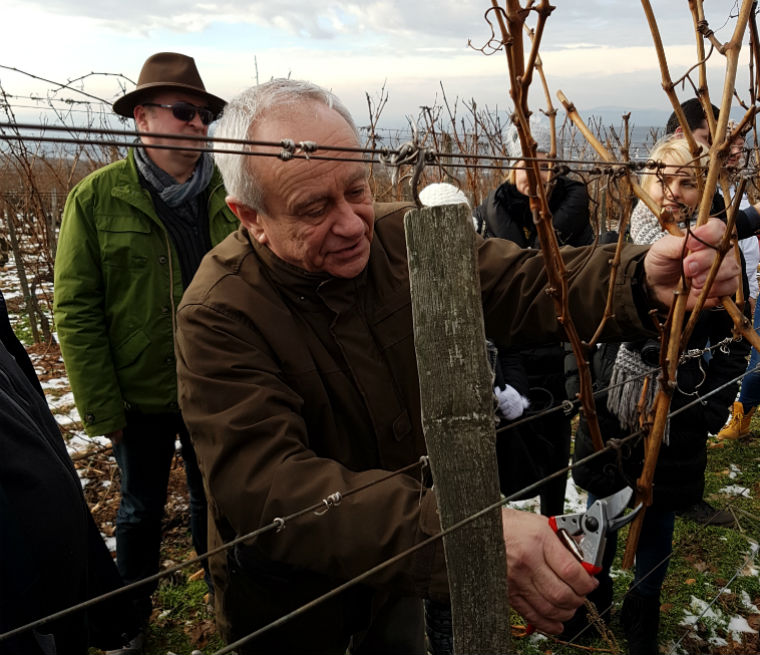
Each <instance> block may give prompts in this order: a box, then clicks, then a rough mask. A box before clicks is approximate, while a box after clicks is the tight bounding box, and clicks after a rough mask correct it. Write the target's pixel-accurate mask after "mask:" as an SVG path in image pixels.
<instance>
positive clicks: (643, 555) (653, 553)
mask: <svg viewBox="0 0 760 655" xmlns="http://www.w3.org/2000/svg"><path fill="white" fill-rule="evenodd" d="M594 500H596V498H594V497H593V496H592V495H591V494H589V505H591V503H592V502H594ZM675 516H676V515H675V512H673V511H663V510H660V509H658V508H657V507H656V506H654V505H653V506H652V507H647V511H646V514H645V515H644V524H643V525H642V526H641V534H640V536H639V545H638V547H637V548H636V565H635V572H634V577H633V582H632V583H631V587H630V588H631V590H632V591H634V590H635V591H636V592H637V593H638V594H640V595H641V596H645V597H649V598H651V597H653V596H659V595H660V589H662V583H663V582H665V576H666V575H667V573H668V565H669V564H670V554H671V553H672V552H673V528H674V526H675ZM616 549H617V532H612V533H610V534H608V535H607V547H606V548H605V551H604V558H603V560H602V572H601V573H599V575H598V577H599V578H600V579H601V578H602V577H606V576H609V574H610V568H612V561H613V560H614V559H615V551H616Z"/></svg>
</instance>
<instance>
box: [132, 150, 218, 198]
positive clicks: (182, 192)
mask: <svg viewBox="0 0 760 655" xmlns="http://www.w3.org/2000/svg"><path fill="white" fill-rule="evenodd" d="M135 164H137V168H138V170H139V171H140V174H141V175H142V176H143V177H144V178H145V179H146V181H147V182H148V184H150V185H151V186H152V187H153V188H154V189H155V191H156V193H158V195H159V196H160V198H161V200H163V201H164V202H165V203H166V204H167V205H169V207H172V208H177V207H179V206H180V205H184V204H185V203H188V202H190V201H191V200H193V199H194V198H195V197H197V196H198V195H199V194H201V193H203V191H205V190H206V187H207V186H208V184H209V182H210V181H211V176H212V175H213V174H214V162H213V161H212V159H211V157H210V156H209V154H208V153H207V152H204V153H201V157H200V159H199V160H198V163H197V164H196V165H195V170H194V171H193V174H192V175H191V176H190V179H188V180H187V182H183V183H181V184H180V183H178V182H177V180H175V179H174V178H173V177H172V176H171V175H169V173H167V172H166V171H165V170H163V169H161V168H159V167H158V166H156V164H155V163H154V162H153V160H152V159H151V158H150V157H148V155H147V154H146V153H145V148H135Z"/></svg>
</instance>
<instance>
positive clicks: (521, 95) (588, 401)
mask: <svg viewBox="0 0 760 655" xmlns="http://www.w3.org/2000/svg"><path fill="white" fill-rule="evenodd" d="M491 3H492V5H493V7H494V10H495V12H494V13H495V15H496V19H497V22H498V24H499V29H500V31H501V35H502V44H503V46H504V50H505V54H506V56H507V64H508V69H509V86H510V90H509V93H510V96H511V98H512V102H513V104H514V114H513V117H512V120H513V122H514V123H515V126H516V128H517V133H518V136H519V138H520V144H521V146H522V152H523V155H524V156H525V162H526V165H527V168H526V173H527V178H528V197H529V201H530V209H531V213H532V215H533V222H534V224H535V225H536V229H537V231H538V236H539V241H540V244H541V252H542V254H543V257H544V261H545V270H546V275H547V280H548V284H547V293H548V294H549V295H550V296H551V298H552V300H553V302H554V307H555V311H556V312H557V321H558V322H559V323H560V325H561V326H562V327H563V328H564V331H565V335H566V337H567V340H568V341H569V342H570V345H571V347H572V349H573V354H574V355H575V358H576V360H577V362H578V374H579V380H580V385H579V386H580V393H579V399H580V402H581V411H582V412H583V415H584V417H585V418H586V421H587V423H588V426H589V431H590V433H591V437H592V441H593V443H594V448H595V449H596V450H601V449H602V448H603V442H602V435H601V430H600V429H599V420H598V417H597V414H596V405H595V403H594V398H593V388H592V382H591V371H590V368H589V363H588V351H589V348H588V344H586V343H584V342H582V341H581V338H580V336H579V335H578V331H577V329H576V328H575V324H574V323H573V320H572V316H571V314H570V309H569V303H568V287H567V278H568V272H567V269H566V268H565V264H564V262H563V260H562V257H561V255H560V251H559V244H558V243H557V237H556V234H555V233H554V228H553V226H552V215H551V211H550V210H549V201H548V198H547V194H546V188H545V187H544V185H543V184H542V183H540V182H539V180H540V179H541V177H540V170H539V162H538V159H537V158H536V142H535V140H534V139H533V137H532V135H531V132H530V123H529V117H530V113H531V112H530V110H529V109H528V90H529V87H530V84H531V81H532V79H533V71H534V69H535V66H536V62H537V61H538V48H539V45H540V43H541V36H542V35H543V31H544V26H545V24H546V20H547V18H548V17H549V15H550V14H551V12H552V11H553V10H554V7H553V6H551V5H550V4H549V2H548V0H539V2H538V3H533V2H531V1H529V2H528V3H527V5H526V6H525V7H522V6H521V5H520V3H519V0H507V2H506V11H505V10H504V9H502V8H501V7H500V6H499V4H498V1H497V0H491ZM529 11H535V12H536V13H537V15H538V20H537V23H536V28H535V31H534V32H533V33H532V37H531V38H532V43H531V49H530V52H529V54H528V59H527V61H526V60H525V56H524V50H523V29H524V25H525V18H526V17H527V16H528V13H529ZM505 18H506V21H505Z"/></svg>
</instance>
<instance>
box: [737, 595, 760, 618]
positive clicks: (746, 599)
mask: <svg viewBox="0 0 760 655" xmlns="http://www.w3.org/2000/svg"><path fill="white" fill-rule="evenodd" d="M739 597H740V599H741V601H742V605H743V606H744V609H746V610H749V611H750V612H751V613H752V614H760V610H759V609H757V605H755V604H754V603H753V602H752V599H751V598H750V596H749V594H748V593H747V592H746V591H745V590H743V589H742V593H741V594H740V596H739Z"/></svg>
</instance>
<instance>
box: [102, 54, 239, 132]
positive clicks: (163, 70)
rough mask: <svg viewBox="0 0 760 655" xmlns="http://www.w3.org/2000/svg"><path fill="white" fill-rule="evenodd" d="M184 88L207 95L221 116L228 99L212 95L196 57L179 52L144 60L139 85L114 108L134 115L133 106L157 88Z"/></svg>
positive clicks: (211, 105)
mask: <svg viewBox="0 0 760 655" xmlns="http://www.w3.org/2000/svg"><path fill="white" fill-rule="evenodd" d="M172 89H173V90H181V91H189V92H190V93H197V94H198V95H200V96H203V97H204V98H205V99H206V103H207V104H208V108H209V109H210V110H211V111H213V112H214V116H218V115H219V113H220V112H221V111H222V108H223V107H224V105H226V104H227V102H226V101H225V100H222V99H221V98H218V97H217V96H215V95H211V94H210V93H208V92H207V91H206V87H205V86H203V80H202V79H201V76H200V73H198V68H197V67H196V66H195V60H194V59H193V58H192V57H188V56H187V55H181V54H179V53H178V52H159V53H156V54H155V55H151V56H150V57H148V58H147V59H146V60H145V63H144V64H143V67H142V70H141V71H140V77H139V78H137V87H135V90H134V91H130V92H129V93H127V94H126V95H123V96H122V97H121V98H119V99H118V100H117V101H116V102H114V103H113V110H114V111H115V112H116V113H117V114H119V115H120V116H126V117H127V118H132V110H133V109H134V108H135V107H136V106H137V105H139V104H140V103H142V102H143V101H144V100H145V99H146V98H147V96H149V95H150V94H152V93H154V92H155V91H163V90H172Z"/></svg>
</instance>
